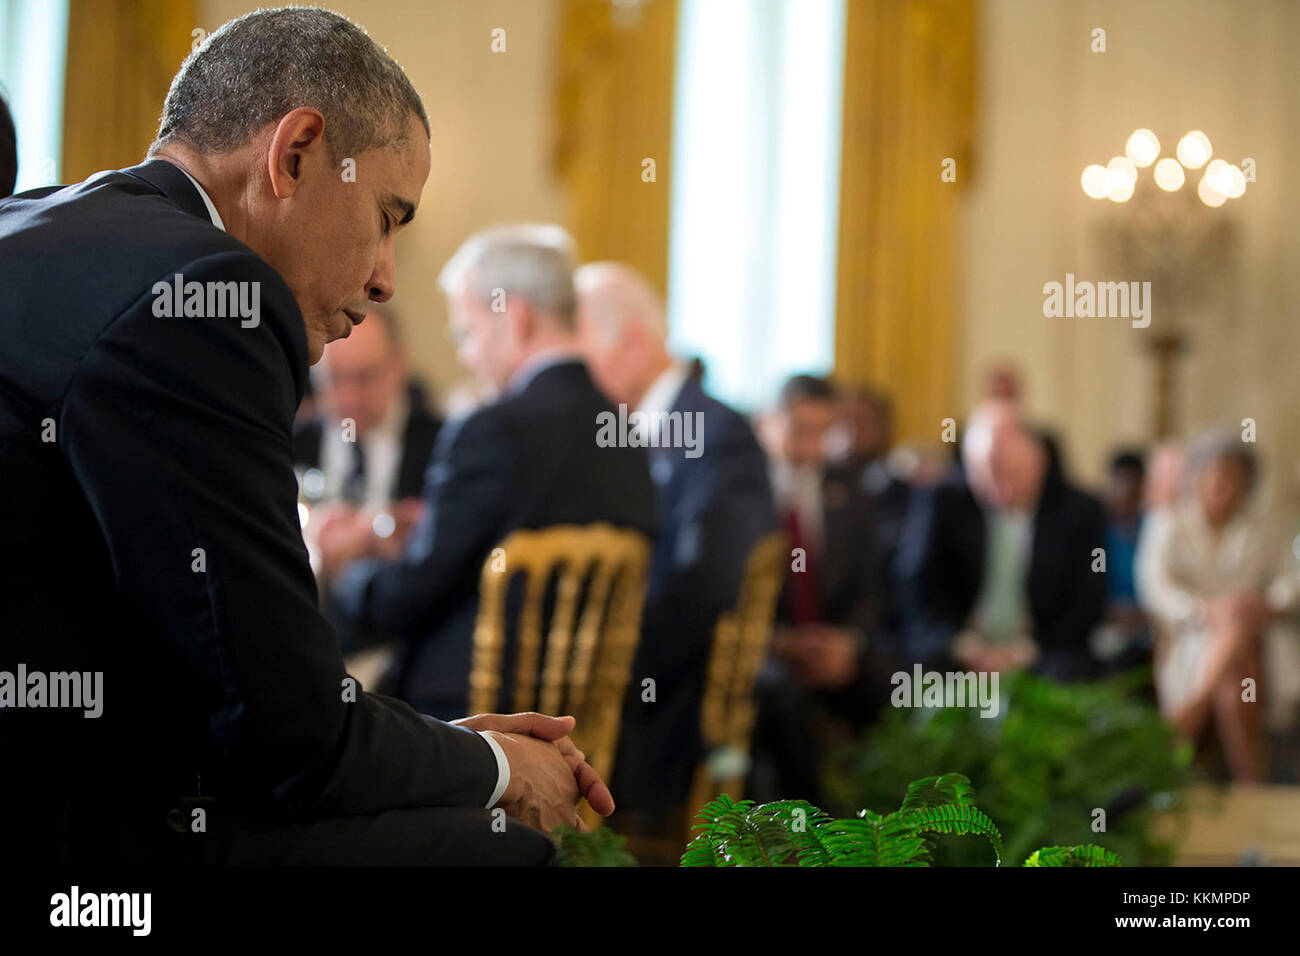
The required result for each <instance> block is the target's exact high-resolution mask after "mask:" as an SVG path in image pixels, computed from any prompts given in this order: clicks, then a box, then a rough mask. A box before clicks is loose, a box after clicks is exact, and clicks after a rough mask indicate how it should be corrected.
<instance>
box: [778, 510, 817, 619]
mask: <svg viewBox="0 0 1300 956" xmlns="http://www.w3.org/2000/svg"><path fill="white" fill-rule="evenodd" d="M785 533H786V536H787V537H788V538H789V541H790V547H791V548H792V549H793V548H802V549H803V553H804V570H802V571H793V570H792V571H791V572H790V617H791V623H793V624H794V625H795V626H796V627H798V626H799V625H801V624H816V623H818V622H820V621H821V619H822V607H821V577H820V575H819V574H818V567H817V555H816V553H815V551H814V550H813V548H812V542H811V541H808V540H807V539H806V538H805V537H804V533H803V526H802V524H801V523H800V521H799V510H798V509H797V508H787V509H786V512H785Z"/></svg>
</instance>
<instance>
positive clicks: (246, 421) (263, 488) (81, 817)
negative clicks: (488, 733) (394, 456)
mask: <svg viewBox="0 0 1300 956" xmlns="http://www.w3.org/2000/svg"><path fill="white" fill-rule="evenodd" d="M177 273H180V274H182V275H183V276H184V279H185V281H187V282H188V281H199V282H208V281H214V282H250V283H252V282H256V283H260V304H261V309H260V319H259V322H258V324H257V325H256V327H251V328H243V327H241V322H240V320H239V319H238V318H226V319H222V318H198V317H190V318H160V317H157V316H156V315H155V314H154V305H155V302H156V301H158V300H157V297H156V296H155V295H154V294H153V292H152V289H153V286H154V283H156V282H159V281H166V282H171V281H172V280H173V277H174V276H175V275H176V274H177ZM0 301H3V303H4V304H3V307H2V309H0V488H2V489H3V491H2V493H0V670H8V671H11V672H12V671H13V670H14V669H15V667H16V665H17V664H18V663H24V664H25V665H26V666H27V668H28V670H29V671H30V670H35V669H41V670H45V671H70V670H76V671H102V672H103V694H104V703H103V708H104V710H103V716H102V717H100V718H98V719H84V718H82V716H81V712H80V711H77V712H69V711H59V712H56V711H50V710H0V765H3V766H4V767H5V768H6V783H5V786H4V788H3V791H4V794H3V796H0V804H8V806H0V845H3V846H4V847H5V853H6V855H9V854H10V853H11V852H14V851H15V847H16V846H18V847H22V848H23V851H24V853H26V854H29V856H26V857H25V858H26V859H29V860H31V861H33V862H35V861H39V860H44V861H46V862H51V861H53V860H55V859H57V858H60V857H62V858H64V859H76V858H84V857H86V856H94V855H95V852H96V850H95V848H94V847H93V846H92V844H93V843H94V841H96V840H102V841H103V842H104V844H105V845H108V844H110V843H112V844H114V845H115V846H117V847H125V848H127V849H123V850H121V851H120V852H122V853H124V854H125V853H129V854H130V855H131V856H133V857H134V858H136V859H158V858H160V857H162V858H166V857H165V854H166V853H169V852H172V850H168V849H164V848H165V847H170V846H171V845H172V844H174V842H175V837H174V836H167V834H169V833H171V831H169V830H168V829H167V828H166V826H165V823H164V820H165V817H166V811H167V810H168V809H169V808H170V807H171V806H173V803H174V799H175V798H176V796H177V795H178V794H180V795H193V794H194V793H195V792H196V790H197V789H198V788H200V787H201V788H202V794H203V795H205V796H215V797H216V798H217V799H218V801H219V805H220V806H221V809H220V811H212V812H210V813H209V817H210V818H211V819H212V821H213V825H214V826H215V825H216V824H217V822H218V820H220V819H224V818H227V817H228V815H229V814H232V813H247V814H254V815H257V816H258V817H259V818H265V819H269V820H273V821H274V820H289V819H290V818H297V819H308V818H320V817H344V816H356V815H365V814H377V813H380V812H382V811H385V810H388V809H391V808H410V807H421V806H450V805H464V806H477V807H482V806H483V805H484V804H485V803H486V801H487V800H488V798H489V796H490V795H491V793H492V791H493V789H494V787H495V785H496V781H497V767H496V761H495V759H494V757H493V754H492V750H491V748H490V747H489V746H488V744H487V743H486V742H485V741H484V740H483V739H482V738H481V737H480V736H478V735H477V734H474V733H471V732H469V731H466V730H464V729H460V728H454V727H450V726H447V725H445V724H441V723H436V722H431V721H429V720H426V719H425V718H424V717H422V716H421V715H419V714H417V713H416V712H415V711H413V710H412V709H411V708H410V707H408V706H407V705H406V704H404V703H401V702H400V701H396V700H392V699H389V698H386V697H381V696H376V695H372V694H364V693H363V694H360V695H359V696H358V697H357V699H356V700H355V702H349V701H348V700H346V699H345V697H346V694H345V684H344V679H345V672H344V667H343V660H342V657H341V655H340V652H339V645H338V641H337V639H336V638H335V635H334V633H333V631H331V629H330V628H329V626H328V625H327V624H326V622H325V620H324V619H323V618H322V616H321V615H320V613H319V611H318V610H317V606H316V588H315V584H314V581H313V578H312V573H311V569H310V567H309V566H308V561H307V552H306V549H305V547H304V545H303V541H302V535H301V531H300V527H299V522H298V515H297V510H296V496H297V489H296V482H295V481H294V474H293V453H292V442H291V436H290V429H291V425H292V421H293V416H294V409H295V408H296V407H297V405H298V401H299V398H300V397H301V395H302V391H303V386H304V383H305V382H306V380H307V342H306V335H305V332H304V327H303V320H302V316H301V315H300V313H299V310H298V306H297V304H296V303H295V301H294V298H293V296H292V295H291V293H290V291H289V288H288V286H286V284H285V283H284V281H283V280H282V279H281V277H280V276H279V274H277V273H276V272H275V271H274V270H273V269H271V267H270V266H268V265H267V264H266V263H265V262H264V261H262V260H261V259H260V258H259V257H258V256H257V255H256V254H255V253H254V252H252V251H251V250H250V249H249V248H247V247H246V246H244V245H243V244H242V243H240V242H239V241H237V240H236V239H234V238H233V237H232V236H229V235H227V234H226V233H224V232H222V231H221V230H219V229H217V228H215V227H214V226H213V224H212V223H211V221H210V220H209V218H208V216H207V214H206V212H205V209H204V206H203V203H202V201H201V199H200V196H199V194H198V192H197V191H196V190H195V189H194V187H193V186H192V185H191V184H190V183H189V181H188V180H187V179H186V177H185V176H184V174H182V173H181V172H180V170H179V169H177V168H176V167H175V166H173V165H171V164H169V163H167V162H164V161H161V160H155V161H151V162H146V163H144V164H142V165H140V166H136V167H134V168H131V169H126V170H122V171H116V172H108V173H101V174H99V175H97V176H95V177H93V178H92V179H90V180H87V181H86V182H84V183H81V184H79V185H75V186H69V187H64V188H53V187H52V188H48V189H42V190H36V191H33V192H29V193H25V194H23V195H20V196H15V197H13V198H11V199H7V200H4V201H2V202H0ZM51 429H53V432H51ZM52 436H53V437H56V439H57V440H52V441H46V440H43V438H48V437H52ZM200 777H201V781H200V779H199V778H200ZM74 832H79V833H81V837H79V838H78V839H76V840H72V839H70V837H69V834H71V833H74ZM110 833H111V834H113V835H110ZM124 834H125V836H124ZM182 842H184V841H182ZM103 852H104V853H105V854H108V855H109V856H110V857H111V858H112V859H120V857H119V856H116V855H113V854H114V852H116V851H107V850H105V851H103ZM175 852H181V853H182V854H183V853H184V852H187V850H185V851H175ZM78 855H80V856H78Z"/></svg>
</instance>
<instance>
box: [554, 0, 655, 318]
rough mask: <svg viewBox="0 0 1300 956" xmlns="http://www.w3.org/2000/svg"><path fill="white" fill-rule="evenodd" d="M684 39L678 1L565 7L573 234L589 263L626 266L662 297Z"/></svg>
mask: <svg viewBox="0 0 1300 956" xmlns="http://www.w3.org/2000/svg"><path fill="white" fill-rule="evenodd" d="M676 31H677V2H676V0H642V2H640V3H637V4H631V5H628V6H616V5H615V4H613V3H611V2H610V0H564V6H563V14H562V22H561V35H560V55H559V82H558V84H557V97H556V98H557V102H556V114H557V123H556V140H555V153H554V161H555V170H556V174H557V175H558V176H559V178H560V180H561V181H562V182H563V183H564V184H565V187H566V190H567V195H568V201H569V228H570V231H571V232H572V233H573V237H574V239H575V240H576V241H577V243H578V248H579V250H580V252H581V254H582V257H583V259H584V260H587V261H591V260H596V259H616V260H618V261H620V262H626V263H628V264H630V265H632V266H634V267H636V268H637V269H639V270H641V272H643V273H644V274H645V275H646V276H647V277H648V278H649V279H650V281H651V282H652V283H654V284H655V285H656V286H657V287H658V289H659V291H660V292H661V293H665V292H666V291H667V283H668V203H669V164H670V161H671V144H672V135H671V134H672V120H673V116H672V114H673V64H674V60H675V55H674V44H675V39H676ZM646 159H652V160H654V181H653V182H646V181H645V180H644V178H643V173H644V170H645V168H646V167H645V162H644V161H645V160H646Z"/></svg>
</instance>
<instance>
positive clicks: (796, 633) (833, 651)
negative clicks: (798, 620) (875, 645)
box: [772, 624, 858, 690]
mask: <svg viewBox="0 0 1300 956" xmlns="http://www.w3.org/2000/svg"><path fill="white" fill-rule="evenodd" d="M772 648H773V650H774V651H775V652H776V653H777V654H779V655H780V656H782V657H784V658H785V659H786V661H787V662H789V663H790V664H791V665H792V666H793V667H794V669H795V671H796V673H798V675H799V677H800V679H802V681H803V682H804V684H806V685H807V686H809V687H817V688H823V689H828V690H841V689H843V688H844V687H847V686H848V685H849V684H851V683H852V682H853V681H854V680H856V679H857V676H858V641H857V638H856V637H855V636H854V634H853V633H852V632H851V631H848V630H845V629H844V628H841V627H833V626H831V625H829V624H805V625H803V626H801V627H798V628H795V629H793V630H792V631H788V632H785V633H784V634H782V635H780V636H779V637H777V638H774V640H773V645H772Z"/></svg>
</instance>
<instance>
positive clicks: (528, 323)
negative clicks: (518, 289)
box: [505, 295, 537, 342]
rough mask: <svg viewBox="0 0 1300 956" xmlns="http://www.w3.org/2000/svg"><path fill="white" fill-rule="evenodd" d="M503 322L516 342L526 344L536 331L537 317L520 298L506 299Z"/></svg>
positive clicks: (515, 296) (508, 297)
mask: <svg viewBox="0 0 1300 956" xmlns="http://www.w3.org/2000/svg"><path fill="white" fill-rule="evenodd" d="M505 320H506V322H507V323H508V324H509V326H510V331H511V333H512V334H513V336H514V339H515V341H516V342H527V341H528V340H529V339H531V338H532V337H533V333H534V331H536V326H537V316H536V315H534V314H533V310H532V308H531V307H530V306H529V305H528V303H527V302H525V301H524V299H523V297H522V296H517V295H512V296H507V297H506V314H505Z"/></svg>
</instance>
